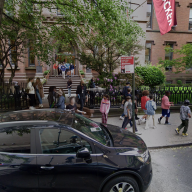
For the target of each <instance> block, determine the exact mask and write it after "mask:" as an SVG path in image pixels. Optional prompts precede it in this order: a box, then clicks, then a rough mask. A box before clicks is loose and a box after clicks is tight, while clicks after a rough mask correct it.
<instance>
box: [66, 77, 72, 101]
mask: <svg viewBox="0 0 192 192" xmlns="http://www.w3.org/2000/svg"><path fill="white" fill-rule="evenodd" d="M71 87H72V80H71V79H69V80H68V81H67V88H68V97H71Z"/></svg>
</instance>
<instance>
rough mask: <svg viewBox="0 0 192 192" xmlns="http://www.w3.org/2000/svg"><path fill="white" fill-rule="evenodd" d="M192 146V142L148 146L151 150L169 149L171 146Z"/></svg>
mask: <svg viewBox="0 0 192 192" xmlns="http://www.w3.org/2000/svg"><path fill="white" fill-rule="evenodd" d="M188 146H192V143H183V144H175V145H165V146H157V147H148V149H149V150H154V149H169V148H176V147H188Z"/></svg>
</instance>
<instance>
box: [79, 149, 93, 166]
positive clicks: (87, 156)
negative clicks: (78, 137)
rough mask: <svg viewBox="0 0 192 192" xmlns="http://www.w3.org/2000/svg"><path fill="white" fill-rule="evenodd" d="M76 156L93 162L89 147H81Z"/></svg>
mask: <svg viewBox="0 0 192 192" xmlns="http://www.w3.org/2000/svg"><path fill="white" fill-rule="evenodd" d="M76 157H77V158H82V159H84V160H85V161H86V162H87V163H91V162H92V160H91V155H90V152H89V149H87V148H86V147H83V148H81V149H79V150H78V151H77V155H76Z"/></svg>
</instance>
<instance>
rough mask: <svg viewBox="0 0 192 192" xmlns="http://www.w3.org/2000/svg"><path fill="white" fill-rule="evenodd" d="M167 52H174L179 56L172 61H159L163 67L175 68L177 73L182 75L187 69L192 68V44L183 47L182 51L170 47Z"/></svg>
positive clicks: (166, 49)
mask: <svg viewBox="0 0 192 192" xmlns="http://www.w3.org/2000/svg"><path fill="white" fill-rule="evenodd" d="M165 51H166V52H167V53H169V52H172V53H173V54H175V55H177V58H176V59H172V60H163V59H159V63H160V64H161V65H162V66H163V67H165V68H166V67H170V66H171V67H174V68H175V73H180V72H183V71H185V70H186V69H190V68H191V67H192V44H191V43H188V44H185V45H183V46H182V47H181V48H180V49H173V48H170V47H166V48H165Z"/></svg>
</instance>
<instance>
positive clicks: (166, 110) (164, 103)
mask: <svg viewBox="0 0 192 192" xmlns="http://www.w3.org/2000/svg"><path fill="white" fill-rule="evenodd" d="M170 95H171V92H170V91H165V95H164V96H163V98H162V100H161V108H162V116H161V117H160V118H159V119H158V122H159V124H161V120H162V119H163V117H165V118H166V120H165V125H171V124H170V123H169V117H170V106H171V105H172V106H174V104H173V102H169V96H170Z"/></svg>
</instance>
